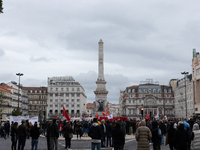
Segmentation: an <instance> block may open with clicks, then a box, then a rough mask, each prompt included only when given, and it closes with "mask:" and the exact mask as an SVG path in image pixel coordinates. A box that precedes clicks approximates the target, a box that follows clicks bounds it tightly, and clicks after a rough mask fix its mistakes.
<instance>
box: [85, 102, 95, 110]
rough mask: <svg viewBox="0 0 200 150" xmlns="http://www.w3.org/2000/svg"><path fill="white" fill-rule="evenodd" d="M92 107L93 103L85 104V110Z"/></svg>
mask: <svg viewBox="0 0 200 150" xmlns="http://www.w3.org/2000/svg"><path fill="white" fill-rule="evenodd" d="M93 105H94V104H93V103H87V104H86V109H92V107H93Z"/></svg>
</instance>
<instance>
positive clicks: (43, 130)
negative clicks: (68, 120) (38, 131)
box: [42, 121, 47, 135]
mask: <svg viewBox="0 0 200 150" xmlns="http://www.w3.org/2000/svg"><path fill="white" fill-rule="evenodd" d="M46 128H47V123H46V121H44V122H43V123H42V135H46Z"/></svg>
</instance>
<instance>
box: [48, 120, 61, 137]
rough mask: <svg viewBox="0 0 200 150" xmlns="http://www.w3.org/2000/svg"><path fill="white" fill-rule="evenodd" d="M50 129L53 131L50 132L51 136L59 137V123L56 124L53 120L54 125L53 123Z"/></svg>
mask: <svg viewBox="0 0 200 150" xmlns="http://www.w3.org/2000/svg"><path fill="white" fill-rule="evenodd" d="M50 131H51V133H50V137H57V138H58V137H59V133H58V131H59V127H58V125H57V124H56V122H53V123H52V125H51V127H50Z"/></svg>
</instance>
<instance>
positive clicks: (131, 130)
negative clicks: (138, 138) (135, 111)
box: [129, 119, 133, 135]
mask: <svg viewBox="0 0 200 150" xmlns="http://www.w3.org/2000/svg"><path fill="white" fill-rule="evenodd" d="M132 133H133V121H132V119H130V121H129V135H131V134H132Z"/></svg>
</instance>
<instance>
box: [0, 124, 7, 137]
mask: <svg viewBox="0 0 200 150" xmlns="http://www.w3.org/2000/svg"><path fill="white" fill-rule="evenodd" d="M1 137H4V139H6V131H5V126H4V122H2V124H1Z"/></svg>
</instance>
